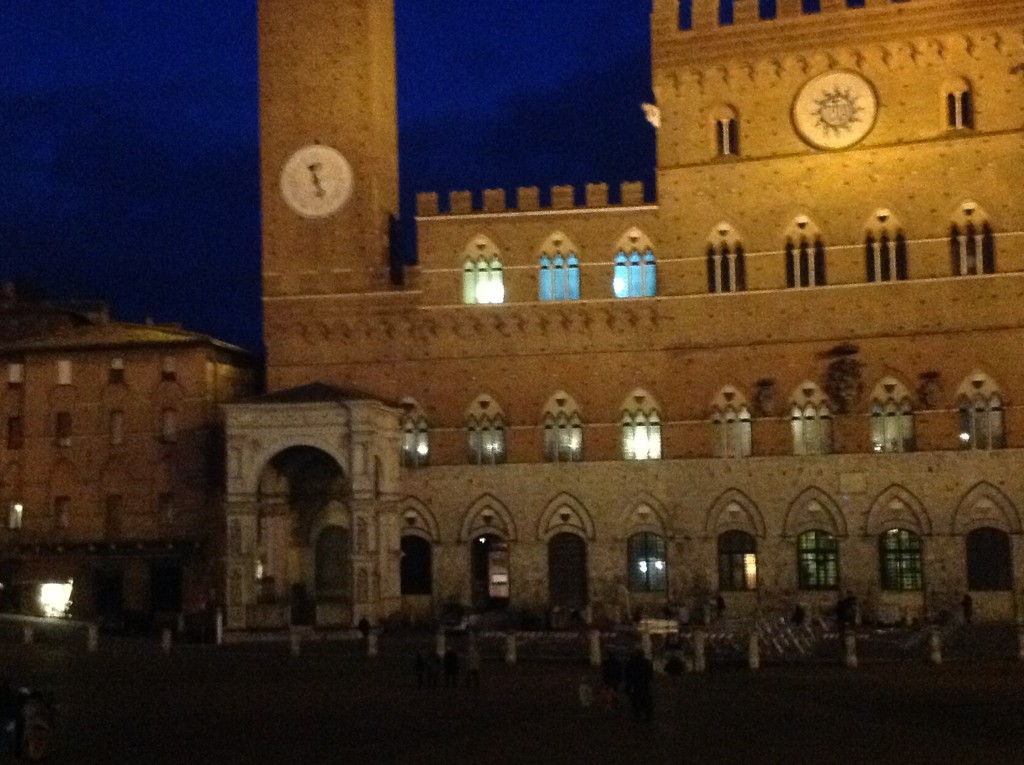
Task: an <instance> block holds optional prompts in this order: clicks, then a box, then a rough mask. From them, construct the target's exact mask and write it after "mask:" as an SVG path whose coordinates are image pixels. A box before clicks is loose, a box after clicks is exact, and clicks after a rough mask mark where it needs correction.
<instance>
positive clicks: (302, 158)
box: [281, 144, 353, 218]
mask: <svg viewBox="0 0 1024 765" xmlns="http://www.w3.org/2000/svg"><path fill="white" fill-rule="evenodd" d="M352 182H353V177H352V166H351V165H350V164H349V163H348V160H347V159H345V157H343V156H342V154H341V152H339V151H338V150H337V149H332V148H331V147H330V146H321V145H320V144H311V145H309V146H303V147H302V148H301V149H299V150H298V151H296V152H295V153H294V154H292V155H291V156H290V157H289V158H288V161H287V162H285V163H284V167H283V168H282V169H281V196H282V197H284V201H285V202H286V203H287V204H288V206H289V207H290V208H292V209H293V210H294V211H295V212H297V213H298V214H299V215H301V216H303V217H304V218H323V217H326V216H328V215H330V214H331V213H334V212H336V211H338V210H340V209H341V208H342V206H344V204H345V203H346V202H348V200H349V197H351V196H352Z"/></svg>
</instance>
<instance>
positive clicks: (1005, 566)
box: [964, 527, 1013, 591]
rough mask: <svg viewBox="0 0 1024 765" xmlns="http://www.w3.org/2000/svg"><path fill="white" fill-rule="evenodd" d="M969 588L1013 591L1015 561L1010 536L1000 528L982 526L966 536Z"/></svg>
mask: <svg viewBox="0 0 1024 765" xmlns="http://www.w3.org/2000/svg"><path fill="white" fill-rule="evenodd" d="M964 544H965V546H966V548H967V550H966V552H967V589H968V590H974V591H1008V590H1012V589H1013V559H1012V556H1011V554H1010V535H1009V534H1007V533H1006V532H1005V531H1001V530H1000V529H993V528H988V527H982V528H978V529H974V530H973V531H971V532H969V533H968V534H967V538H966V539H965V540H964Z"/></svg>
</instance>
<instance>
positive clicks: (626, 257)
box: [612, 228, 658, 298]
mask: <svg viewBox="0 0 1024 765" xmlns="http://www.w3.org/2000/svg"><path fill="white" fill-rule="evenodd" d="M617 249H618V254H617V255H616V256H615V268H614V273H613V275H612V292H613V293H614V294H615V297H617V298H635V297H654V296H655V295H657V294H658V271H657V262H656V260H655V257H654V248H653V246H652V245H651V242H650V240H649V239H648V238H647V237H646V236H644V235H643V234H642V233H641V232H640V231H639V230H638V229H635V228H633V229H630V230H629V231H628V232H626V234H625V236H623V237H622V239H621V240H619V244H618V248H617Z"/></svg>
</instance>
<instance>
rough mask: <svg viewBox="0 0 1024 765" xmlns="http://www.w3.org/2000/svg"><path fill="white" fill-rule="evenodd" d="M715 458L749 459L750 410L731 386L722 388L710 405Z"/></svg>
mask: <svg viewBox="0 0 1024 765" xmlns="http://www.w3.org/2000/svg"><path fill="white" fill-rule="evenodd" d="M711 423H712V425H713V426H714V443H713V444H712V446H713V449H712V451H713V453H714V455H715V456H716V457H749V456H750V453H751V423H750V408H749V406H748V404H747V401H746V399H745V398H744V397H743V395H742V394H741V393H740V392H739V391H738V390H737V389H736V388H734V387H733V386H731V385H727V386H726V387H724V388H723V389H722V390H721V391H720V392H719V394H718V396H717V397H716V398H715V400H714V402H713V403H712V405H711Z"/></svg>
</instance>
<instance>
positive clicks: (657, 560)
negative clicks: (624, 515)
mask: <svg viewBox="0 0 1024 765" xmlns="http://www.w3.org/2000/svg"><path fill="white" fill-rule="evenodd" d="M666 548H667V546H666V544H665V537H663V536H661V535H660V534H654V533H651V532H648V531H644V532H641V533H639V534H633V535H632V536H631V537H630V538H629V540H628V541H627V542H626V559H627V561H628V564H627V565H628V566H629V577H628V578H629V589H630V592H665V590H666V589H668V558H667V555H666Z"/></svg>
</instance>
